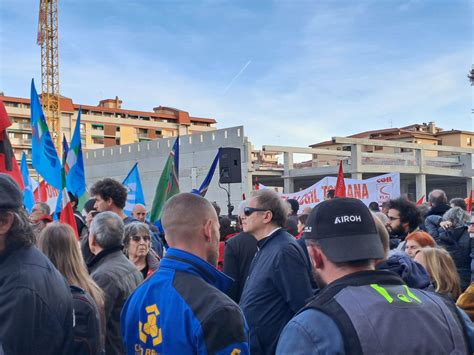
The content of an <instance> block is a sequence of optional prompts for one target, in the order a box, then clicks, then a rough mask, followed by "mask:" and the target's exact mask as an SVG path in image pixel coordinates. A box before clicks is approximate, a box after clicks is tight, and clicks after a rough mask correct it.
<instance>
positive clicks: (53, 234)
mask: <svg viewBox="0 0 474 355" xmlns="http://www.w3.org/2000/svg"><path fill="white" fill-rule="evenodd" d="M38 248H39V249H40V250H41V251H42V252H43V254H45V255H46V256H47V257H48V259H49V260H50V261H51V262H52V263H53V265H54V266H55V267H56V269H58V271H59V272H60V273H61V274H62V275H63V276H64V278H65V279H66V281H67V283H68V284H69V285H70V287H71V291H72V292H73V295H74V294H75V293H77V294H79V295H80V297H79V299H81V300H84V299H85V301H86V302H88V303H89V304H92V306H93V307H95V312H94V313H96V317H95V319H94V320H92V321H91V322H92V324H93V327H96V329H94V331H92V334H94V333H95V334H97V337H95V338H92V337H91V338H89V339H83V340H80V341H78V339H79V338H85V337H84V334H78V333H77V331H76V329H75V332H74V334H75V341H74V347H75V353H84V354H86V353H90V354H100V353H101V351H102V350H103V343H104V339H103V334H104V330H105V329H104V327H105V322H104V299H103V292H102V290H101V289H100V288H99V286H97V284H96V283H95V282H94V280H92V278H91V277H90V276H89V274H88V272H87V269H86V266H85V264H84V261H83V259H82V255H81V252H80V249H79V243H78V242H77V239H76V236H75V233H74V231H73V229H72V228H71V227H70V226H69V225H67V224H59V223H57V222H55V223H51V224H49V225H47V226H46V227H45V228H44V229H43V230H42V231H41V234H40V236H39V239H38ZM73 306H74V308H75V313H78V309H76V306H78V304H77V303H76V301H74V302H73ZM76 318H77V317H76ZM89 321H90V320H89ZM76 323H77V321H76ZM87 327H90V323H88V324H87ZM75 328H77V327H75ZM90 332H91V330H89V332H87V333H90ZM85 349H87V350H88V351H89V352H85V351H86V350H85Z"/></svg>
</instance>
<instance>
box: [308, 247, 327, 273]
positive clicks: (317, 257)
mask: <svg viewBox="0 0 474 355" xmlns="http://www.w3.org/2000/svg"><path fill="white" fill-rule="evenodd" d="M307 248H308V254H309V257H310V259H311V263H312V264H313V266H314V268H315V269H323V268H324V257H323V254H322V252H321V250H320V249H319V248H318V247H316V246H314V245H311V244H310V245H308V246H307Z"/></svg>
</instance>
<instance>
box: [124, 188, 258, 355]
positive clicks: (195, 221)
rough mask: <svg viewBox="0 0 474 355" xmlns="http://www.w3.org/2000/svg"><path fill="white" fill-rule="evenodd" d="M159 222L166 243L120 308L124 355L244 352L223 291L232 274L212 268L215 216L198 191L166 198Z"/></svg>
mask: <svg viewBox="0 0 474 355" xmlns="http://www.w3.org/2000/svg"><path fill="white" fill-rule="evenodd" d="M161 222H162V224H163V228H164V230H165V235H166V240H167V242H168V245H169V246H170V248H169V249H168V251H167V253H166V256H165V257H164V258H163V259H162V260H161V263H160V269H159V270H158V271H157V272H156V273H155V274H154V275H153V276H152V277H151V278H150V279H149V280H148V281H147V282H145V283H143V284H142V285H141V286H140V287H139V288H138V289H137V290H136V291H135V292H134V293H133V295H132V296H130V298H129V299H128V301H127V303H126V304H125V306H124V308H123V311H122V322H121V323H122V339H123V340H124V344H125V348H126V351H127V353H128V354H135V353H142V354H144V353H157V354H191V353H192V354H231V353H232V354H248V353H249V345H248V329H247V325H246V322H245V319H244V316H243V314H242V312H241V310H240V308H239V307H238V306H237V304H236V303H235V302H234V301H232V300H231V299H230V298H229V297H227V296H226V295H225V294H224V293H223V292H225V291H226V290H227V289H228V288H229V287H230V285H231V284H232V279H230V278H229V277H227V276H226V275H224V274H223V273H221V272H219V271H218V270H217V269H216V266H217V258H218V255H219V251H218V249H219V221H218V218H217V214H216V211H215V209H214V208H213V207H212V205H211V204H210V203H209V202H208V201H207V200H205V199H204V198H202V197H201V196H198V195H195V194H191V193H182V194H178V195H175V196H174V197H172V198H171V199H169V200H168V202H167V203H166V205H165V207H164V209H163V214H162V216H161Z"/></svg>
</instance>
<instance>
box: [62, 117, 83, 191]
mask: <svg viewBox="0 0 474 355" xmlns="http://www.w3.org/2000/svg"><path fill="white" fill-rule="evenodd" d="M65 170H66V183H67V190H68V191H70V192H72V193H73V194H74V195H76V196H77V197H81V196H82V195H83V194H84V193H85V192H86V177H85V173H84V159H83V157H82V143H81V109H79V112H78V114H77V121H76V127H75V128H74V134H73V136H72V139H71V144H70V147H69V151H68V153H67V158H66V164H65Z"/></svg>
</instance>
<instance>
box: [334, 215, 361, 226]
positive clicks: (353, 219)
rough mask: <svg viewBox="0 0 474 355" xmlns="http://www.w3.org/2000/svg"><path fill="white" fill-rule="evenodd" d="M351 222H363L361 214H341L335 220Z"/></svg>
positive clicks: (336, 222)
mask: <svg viewBox="0 0 474 355" xmlns="http://www.w3.org/2000/svg"><path fill="white" fill-rule="evenodd" d="M349 222H362V218H361V217H360V215H356V216H355V215H350V216H339V217H336V219H335V220H334V224H339V223H349Z"/></svg>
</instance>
